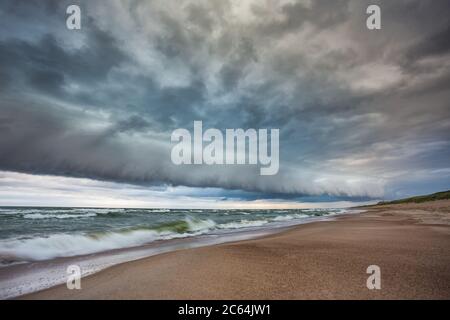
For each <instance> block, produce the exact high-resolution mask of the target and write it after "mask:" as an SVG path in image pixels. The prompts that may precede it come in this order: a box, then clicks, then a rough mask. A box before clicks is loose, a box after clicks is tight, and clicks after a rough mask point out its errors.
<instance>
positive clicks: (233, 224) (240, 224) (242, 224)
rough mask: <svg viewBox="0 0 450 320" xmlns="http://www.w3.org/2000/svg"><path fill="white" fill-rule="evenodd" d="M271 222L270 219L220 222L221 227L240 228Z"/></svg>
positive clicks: (219, 226)
mask: <svg viewBox="0 0 450 320" xmlns="http://www.w3.org/2000/svg"><path fill="white" fill-rule="evenodd" d="M267 223H269V221H268V220H240V221H236V222H228V223H222V224H219V225H218V226H217V227H218V228H219V229H240V228H249V227H260V226H263V225H265V224H267Z"/></svg>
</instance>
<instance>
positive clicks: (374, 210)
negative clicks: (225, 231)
mask: <svg viewBox="0 0 450 320" xmlns="http://www.w3.org/2000/svg"><path fill="white" fill-rule="evenodd" d="M367 210H368V211H367V212H366V213H362V214H357V215H351V214H350V215H345V216H342V217H339V218H337V219H336V220H334V221H324V222H314V223H310V224H305V225H300V226H297V227H294V228H292V229H289V230H287V231H283V232H282V233H279V234H275V235H270V236H266V237H263V238H260V239H254V240H245V241H239V242H234V243H227V244H220V245H214V246H209V247H202V248H195V249H185V250H179V251H174V252H170V253H165V254H160V255H157V256H153V257H149V258H145V259H141V260H138V261H133V262H127V263H123V264H120V265H116V266H113V267H111V268H108V269H106V270H103V271H101V272H99V273H97V274H94V275H91V276H88V277H85V278H83V279H82V281H81V286H82V289H81V290H68V289H67V288H66V286H65V285H61V286H57V287H53V288H50V289H46V290H43V291H40V292H36V293H33V294H30V295H26V296H23V297H21V298H23V299H450V200H441V201H434V202H429V203H422V204H408V205H404V204H402V205H389V206H378V207H377V206H375V207H371V208H367ZM369 265H377V266H379V267H380V268H381V289H380V290H369V289H367V286H366V280H367V277H368V276H369V275H368V274H366V269H367V267H368V266H369Z"/></svg>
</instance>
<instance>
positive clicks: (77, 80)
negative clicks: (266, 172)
mask: <svg viewBox="0 0 450 320" xmlns="http://www.w3.org/2000/svg"><path fill="white" fill-rule="evenodd" d="M371 3H372V2H370V1H351V0H342V1H327V0H321V1H311V2H309V1H289V2H280V3H273V4H271V5H269V4H266V3H262V2H259V1H255V2H253V3H252V2H250V3H248V4H247V3H244V2H242V3H239V4H236V3H231V2H228V1H200V2H198V1H196V2H193V1H183V2H182V3H177V4H175V3H172V2H170V1H169V2H168V4H167V5H166V6H164V5H162V4H160V3H153V2H152V3H149V2H143V1H123V2H120V3H118V4H117V5H115V6H105V5H104V4H103V3H102V2H99V1H80V5H81V7H82V13H83V20H82V21H83V24H82V30H78V31H69V30H67V29H66V28H65V20H64V19H65V6H66V5H68V4H69V3H65V2H64V1H58V2H57V3H55V2H52V1H33V2H31V1H19V2H12V1H5V2H2V4H1V5H0V8H1V12H2V13H3V15H2V17H3V16H5V20H4V22H3V23H2V24H1V25H0V26H4V28H3V31H2V33H3V34H1V35H0V99H1V102H0V103H1V105H0V133H1V135H0V151H1V152H0V170H9V171H21V172H28V173H35V174H51V175H65V176H75V177H87V178H92V179H103V180H112V181H118V182H128V183H134V184H144V185H146V184H149V185H166V184H167V185H176V186H191V187H199V188H205V187H215V188H218V189H219V190H222V191H220V192H221V193H222V194H223V195H224V196H225V197H230V194H229V193H227V192H230V193H234V192H235V191H233V190H246V191H248V192H249V193H250V194H251V195H249V196H248V197H249V199H250V198H252V197H253V198H254V197H258V195H259V196H261V197H265V198H269V197H272V196H274V197H275V196H276V197H278V198H283V197H284V196H286V197H288V198H296V197H298V196H299V195H306V194H312V195H323V194H328V195H333V196H337V197H344V198H339V199H347V198H346V197H378V196H381V195H382V194H383V191H386V192H387V194H386V196H388V197H389V196H395V195H397V194H402V192H403V193H408V192H409V193H413V192H414V187H413V185H414V181H415V180H414V179H416V180H417V181H416V182H417V184H420V185H421V187H420V188H421V190H423V189H426V187H427V186H428V188H429V190H430V191H433V190H434V189H436V188H438V186H439V188H441V187H442V185H445V184H446V183H445V181H447V185H448V181H450V180H449V179H448V178H449V176H448V164H447V161H446V160H447V159H448V156H449V154H448V150H449V148H448V141H449V138H450V137H449V132H450V131H449V125H450V124H449V123H450V122H449V118H450V117H449V108H448V101H450V93H449V90H448V88H449V87H448V84H449V81H448V80H449V74H450V72H449V68H450V62H449V61H450V60H449V59H450V52H449V46H448V41H447V39H448V36H449V23H448V13H449V10H448V1H439V0H437V1H418V0H417V1H416V0H414V1H413V0H412V1H402V2H398V1H396V2H393V1H389V2H388V1H375V3H378V4H379V5H380V6H381V7H382V30H380V31H369V30H367V28H366V27H365V19H366V18H367V15H366V13H365V9H366V7H367V5H368V4H371ZM70 4H71V3H70ZM174 8H177V9H176V10H175V9H174ZM194 120H202V121H203V122H204V126H206V127H216V128H219V129H226V128H257V129H258V128H280V132H281V141H280V146H281V150H280V152H281V155H280V157H281V169H280V173H279V174H278V175H277V176H273V177H261V176H259V174H258V172H259V170H258V168H256V167H255V166H243V167H239V166H231V167H228V166H224V167H208V166H191V167H189V168H186V167H177V166H174V165H172V164H171V161H170V147H171V145H170V133H171V131H172V130H174V129H176V128H180V127H184V128H188V129H192V125H193V121H194ZM446 170H447V171H446ZM417 172H421V175H420V176H418V177H416V178H413V176H414V174H415V173H417ZM434 172H444V174H440V175H436V174H435V173H434ZM445 172H447V173H446V174H445ZM404 181H408V183H406V182H404ZM425 181H426V182H425ZM409 186H411V187H409ZM223 189H229V190H231V191H227V192H225V191H223ZM283 195H284V196H283ZM253 198H252V199H253ZM321 199H322V198H321ZM336 199H337V198H336ZM297 200H298V199H297ZM300 200H301V199H300Z"/></svg>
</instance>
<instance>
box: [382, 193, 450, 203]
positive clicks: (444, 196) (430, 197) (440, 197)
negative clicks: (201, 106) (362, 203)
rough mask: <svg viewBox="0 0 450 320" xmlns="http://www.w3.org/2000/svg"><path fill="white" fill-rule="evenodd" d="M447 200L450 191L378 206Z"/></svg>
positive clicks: (449, 196) (449, 197)
mask: <svg viewBox="0 0 450 320" xmlns="http://www.w3.org/2000/svg"><path fill="white" fill-rule="evenodd" d="M446 199H450V190H447V191H442V192H436V193H433V194H428V195H424V196H417V197H411V198H406V199H399V200H394V201H381V202H379V203H378V204H377V205H384V204H401V203H421V202H427V201H436V200H446Z"/></svg>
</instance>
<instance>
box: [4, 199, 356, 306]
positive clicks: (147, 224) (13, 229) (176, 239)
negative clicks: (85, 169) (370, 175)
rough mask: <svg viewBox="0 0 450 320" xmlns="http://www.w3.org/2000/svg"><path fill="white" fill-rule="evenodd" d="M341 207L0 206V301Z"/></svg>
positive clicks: (259, 232)
mask: <svg viewBox="0 0 450 320" xmlns="http://www.w3.org/2000/svg"><path fill="white" fill-rule="evenodd" d="M345 212H347V210H346V209H289V210H273V209H270V210H261V209H259V210H257V209H255V210H241V209H233V210H225V209H216V210H214V209H136V208H54V207H51V208H44V207H0V298H1V299H5V298H11V297H15V296H18V295H22V294H26V293H30V292H33V291H36V290H41V289H45V288H47V287H50V286H53V285H56V284H60V283H64V282H65V279H66V277H67V273H66V268H67V265H69V264H76V265H79V266H80V267H81V268H82V269H83V276H84V275H88V274H92V273H94V272H98V271H100V270H102V269H104V268H107V267H110V266H112V265H114V264H118V263H123V262H126V261H130V260H136V259H140V258H143V257H147V256H151V255H155V254H158V253H162V252H168V251H173V250H178V249H184V248H192V247H199V246H204V245H211V244H218V243H224V242H230V241H237V240H243V239H249V238H255V237H258V236H262V235H265V234H268V233H273V232H276V230H279V229H280V228H287V227H290V226H293V225H297V224H302V223H307V222H311V221H317V220H322V219H329V218H330V217H333V216H335V215H337V214H342V213H345Z"/></svg>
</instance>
